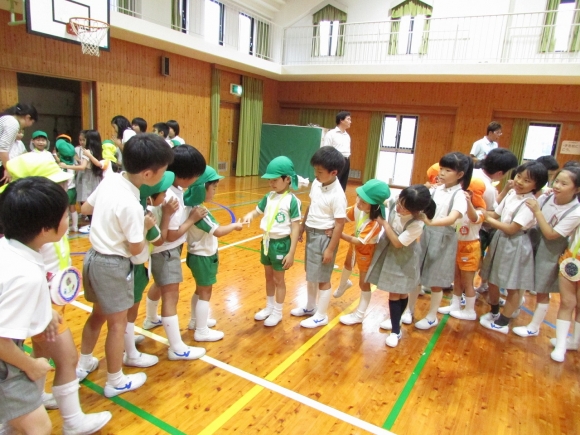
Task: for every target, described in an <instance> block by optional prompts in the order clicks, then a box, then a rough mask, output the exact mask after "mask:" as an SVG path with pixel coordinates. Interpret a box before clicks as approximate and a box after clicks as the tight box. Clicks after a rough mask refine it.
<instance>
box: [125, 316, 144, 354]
mask: <svg viewBox="0 0 580 435" xmlns="http://www.w3.org/2000/svg"><path fill="white" fill-rule="evenodd" d="M123 338H124V340H125V353H126V354H127V357H129V358H138V357H139V355H140V354H141V352H139V351H138V350H137V348H136V347H135V324H134V323H130V322H127V327H126V328H125V335H123Z"/></svg>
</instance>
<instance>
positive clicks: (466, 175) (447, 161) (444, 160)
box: [439, 151, 473, 190]
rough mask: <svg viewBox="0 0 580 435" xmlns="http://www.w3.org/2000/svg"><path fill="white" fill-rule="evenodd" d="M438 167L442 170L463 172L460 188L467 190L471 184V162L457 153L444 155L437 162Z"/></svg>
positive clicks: (468, 158)
mask: <svg viewBox="0 0 580 435" xmlns="http://www.w3.org/2000/svg"><path fill="white" fill-rule="evenodd" d="M439 166H440V167H442V168H448V169H452V170H454V171H456V172H463V177H461V178H460V180H459V181H460V182H461V188H462V189H463V190H467V189H468V187H469V183H471V175H472V174H473V160H472V159H471V157H469V156H466V155H465V154H463V153H460V152H458V151H455V152H452V153H448V154H445V155H444V156H443V157H441V160H439Z"/></svg>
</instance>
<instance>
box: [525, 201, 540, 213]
mask: <svg viewBox="0 0 580 435" xmlns="http://www.w3.org/2000/svg"><path fill="white" fill-rule="evenodd" d="M525 204H526V205H527V206H528V208H529V209H530V210H532V212H533V213H538V212H539V211H540V205H539V204H538V201H536V200H535V199H532V198H529V199H526V202H525Z"/></svg>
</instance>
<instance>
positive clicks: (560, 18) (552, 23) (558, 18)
mask: <svg viewBox="0 0 580 435" xmlns="http://www.w3.org/2000/svg"><path fill="white" fill-rule="evenodd" d="M547 1H548V3H547V5H546V16H545V18H544V25H543V27H542V34H541V36H540V49H539V51H540V53H549V52H568V51H570V52H577V51H580V10H576V1H575V0H547Z"/></svg>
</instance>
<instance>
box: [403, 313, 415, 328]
mask: <svg viewBox="0 0 580 435" xmlns="http://www.w3.org/2000/svg"><path fill="white" fill-rule="evenodd" d="M401 322H403V323H404V324H405V325H410V324H411V323H413V313H411V312H410V311H409V310H405V312H404V313H403V315H402V316H401Z"/></svg>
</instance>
